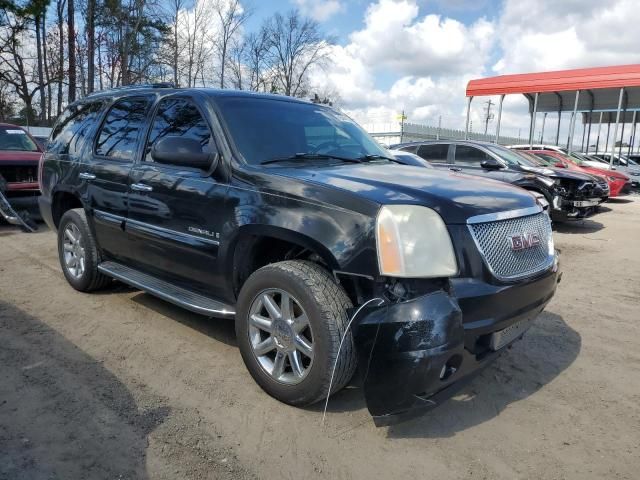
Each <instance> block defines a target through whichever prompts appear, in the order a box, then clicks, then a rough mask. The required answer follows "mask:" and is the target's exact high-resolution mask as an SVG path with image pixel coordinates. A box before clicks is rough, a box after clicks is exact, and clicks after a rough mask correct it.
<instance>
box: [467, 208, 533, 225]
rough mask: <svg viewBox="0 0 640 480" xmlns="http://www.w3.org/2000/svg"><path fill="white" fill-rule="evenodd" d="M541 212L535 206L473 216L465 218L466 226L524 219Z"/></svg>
mask: <svg viewBox="0 0 640 480" xmlns="http://www.w3.org/2000/svg"><path fill="white" fill-rule="evenodd" d="M540 212H542V207H541V206H540V205H536V206H535V207H528V208H519V209H517V210H507V211H504V212H496V213H485V214H483V215H475V216H473V217H469V218H467V224H474V223H487V222H495V221H497V220H507V219H509V218H517V217H526V216H528V215H535V214H536V213H540Z"/></svg>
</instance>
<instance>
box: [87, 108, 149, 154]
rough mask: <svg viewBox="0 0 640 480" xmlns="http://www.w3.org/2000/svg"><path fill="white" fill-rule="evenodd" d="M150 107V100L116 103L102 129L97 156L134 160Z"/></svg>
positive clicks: (97, 145) (97, 146)
mask: <svg viewBox="0 0 640 480" xmlns="http://www.w3.org/2000/svg"><path fill="white" fill-rule="evenodd" d="M150 105H151V99H149V98H127V99H125V100H120V101H118V102H116V103H115V104H114V105H113V107H111V110H109V113H108V114H107V118H106V119H105V121H104V123H103V124H102V128H101V129H100V133H99V135H98V142H97V143H96V155H101V156H105V157H113V158H118V159H121V160H133V157H134V156H135V153H136V149H137V147H138V139H139V138H140V135H141V134H142V129H143V127H144V123H145V120H146V118H147V113H148V111H149V106H150Z"/></svg>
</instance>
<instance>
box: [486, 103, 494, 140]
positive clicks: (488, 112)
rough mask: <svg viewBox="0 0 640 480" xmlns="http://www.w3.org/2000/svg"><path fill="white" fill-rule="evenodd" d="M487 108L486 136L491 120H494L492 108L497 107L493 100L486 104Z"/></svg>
mask: <svg viewBox="0 0 640 480" xmlns="http://www.w3.org/2000/svg"><path fill="white" fill-rule="evenodd" d="M484 103H485V105H486V108H485V109H484V134H485V135H486V134H487V130H488V129H489V120H493V113H491V106H492V105H495V103H493V101H491V99H489V100H487V101H486V102H484Z"/></svg>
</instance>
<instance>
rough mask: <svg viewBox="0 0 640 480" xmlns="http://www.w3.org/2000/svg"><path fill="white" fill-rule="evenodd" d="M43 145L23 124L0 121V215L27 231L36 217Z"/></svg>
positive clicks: (37, 215) (31, 229)
mask: <svg viewBox="0 0 640 480" xmlns="http://www.w3.org/2000/svg"><path fill="white" fill-rule="evenodd" d="M41 156H42V149H41V148H40V146H39V145H38V143H37V142H36V141H35V140H34V138H33V137H32V136H31V135H29V133H28V132H27V131H26V130H25V129H24V128H22V127H19V126H17V125H10V124H6V123H1V124H0V219H3V220H4V221H5V222H8V223H10V224H13V225H17V226H19V227H21V228H22V229H23V230H26V231H34V230H35V229H36V228H37V225H36V223H35V220H36V219H38V218H39V216H40V212H39V209H38V197H39V195H40V187H39V186H38V162H39V161H40V157H41Z"/></svg>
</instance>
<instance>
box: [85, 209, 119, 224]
mask: <svg viewBox="0 0 640 480" xmlns="http://www.w3.org/2000/svg"><path fill="white" fill-rule="evenodd" d="M93 216H94V217H95V218H98V219H100V220H102V221H104V222H105V223H112V224H114V225H121V224H122V222H124V221H125V220H126V218H125V217H122V216H120V215H115V214H113V213H108V212H103V211H102V210H95V209H94V210H93Z"/></svg>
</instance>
